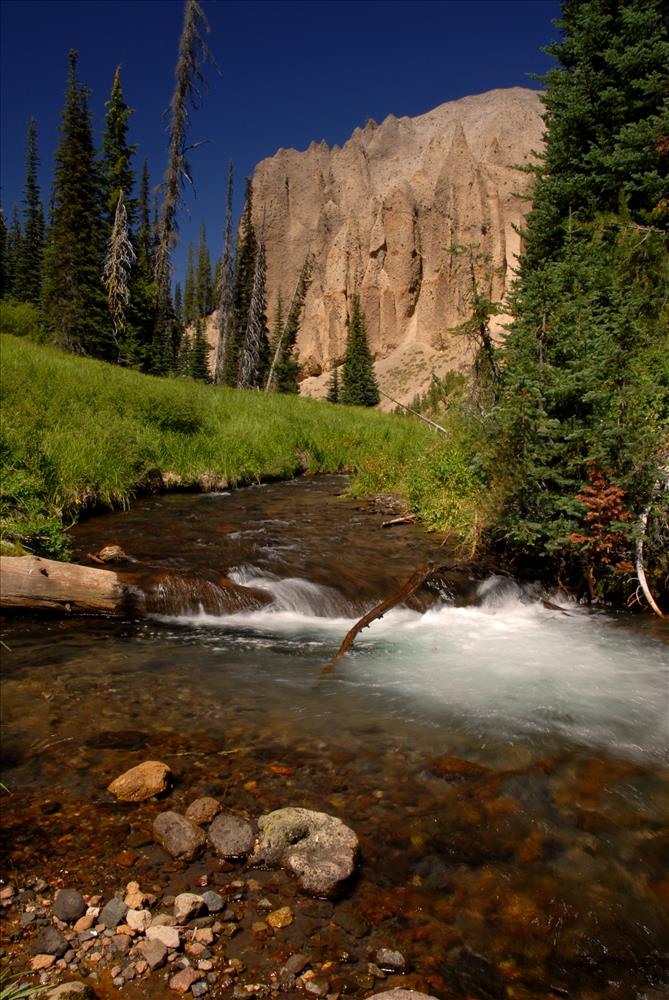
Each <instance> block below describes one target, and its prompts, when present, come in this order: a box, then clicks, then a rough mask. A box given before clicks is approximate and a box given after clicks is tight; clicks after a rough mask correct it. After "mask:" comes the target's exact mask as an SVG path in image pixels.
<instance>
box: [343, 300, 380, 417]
mask: <svg viewBox="0 0 669 1000" xmlns="http://www.w3.org/2000/svg"><path fill="white" fill-rule="evenodd" d="M341 382H342V384H341V394H340V399H341V402H342V403H344V404H345V405H346V406H376V405H377V403H378V402H379V386H378V383H377V381H376V375H375V374H374V361H373V358H372V355H371V352H370V350H369V344H368V342H367V329H366V327H365V317H364V316H363V314H362V308H361V306H360V298H359V296H358V295H354V296H353V306H352V310H351V316H350V319H349V324H348V336H347V338H346V352H345V354H344V364H343V367H342V379H341Z"/></svg>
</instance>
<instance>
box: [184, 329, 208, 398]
mask: <svg viewBox="0 0 669 1000" xmlns="http://www.w3.org/2000/svg"><path fill="white" fill-rule="evenodd" d="M208 354H209V344H208V343H207V341H206V338H205V335H204V320H203V319H201V318H200V317H198V319H197V320H196V321H195V335H194V336H193V344H192V348H191V354H190V372H189V374H190V377H191V378H194V379H197V380H198V381H199V382H208V381H209V362H208V360H207V357H208Z"/></svg>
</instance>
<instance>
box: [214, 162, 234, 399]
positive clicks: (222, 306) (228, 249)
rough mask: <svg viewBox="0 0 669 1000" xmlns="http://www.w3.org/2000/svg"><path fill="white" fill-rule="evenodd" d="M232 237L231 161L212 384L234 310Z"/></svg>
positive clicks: (217, 379) (220, 368)
mask: <svg viewBox="0 0 669 1000" xmlns="http://www.w3.org/2000/svg"><path fill="white" fill-rule="evenodd" d="M233 244H234V235H233V232H232V160H231V161H230V163H229V164H228V188H227V195H226V211H225V235H224V239H223V255H222V257H221V269H220V271H221V273H220V278H219V280H218V282H217V284H216V299H217V306H218V336H217V339H216V355H215V358H214V384H215V385H220V384H221V383H222V381H223V374H224V368H225V356H226V352H227V345H228V339H229V335H230V330H231V328H232V316H233V310H234V282H235V272H234V256H235V252H234V245H233Z"/></svg>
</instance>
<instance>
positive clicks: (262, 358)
mask: <svg viewBox="0 0 669 1000" xmlns="http://www.w3.org/2000/svg"><path fill="white" fill-rule="evenodd" d="M265 276H266V270H265V244H264V243H262V242H261V243H259V244H258V252H257V253H256V268H255V274H254V276H253V290H252V292H251V302H250V304H249V314H248V319H247V322H246V332H245V334H244V340H243V341H242V345H241V348H240V352H239V374H238V376H237V388H239V389H254V388H258V389H259V388H260V387H261V386H262V385H264V383H265V378H266V376H267V369H268V367H269V338H268V333H267V316H266V307H267V306H266V295H265Z"/></svg>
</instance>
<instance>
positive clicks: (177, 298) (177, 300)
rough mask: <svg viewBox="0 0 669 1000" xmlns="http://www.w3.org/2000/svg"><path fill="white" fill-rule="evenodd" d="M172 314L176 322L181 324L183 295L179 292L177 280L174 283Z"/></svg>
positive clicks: (179, 286) (179, 285)
mask: <svg viewBox="0 0 669 1000" xmlns="http://www.w3.org/2000/svg"><path fill="white" fill-rule="evenodd" d="M174 315H175V317H176V320H177V322H178V323H181V324H182V325H183V319H184V308H183V296H182V294H181V284H180V283H179V282H178V281H177V282H176V283H175V285H174Z"/></svg>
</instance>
